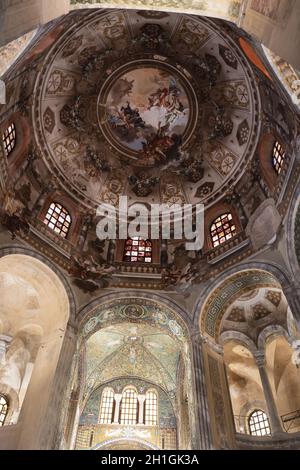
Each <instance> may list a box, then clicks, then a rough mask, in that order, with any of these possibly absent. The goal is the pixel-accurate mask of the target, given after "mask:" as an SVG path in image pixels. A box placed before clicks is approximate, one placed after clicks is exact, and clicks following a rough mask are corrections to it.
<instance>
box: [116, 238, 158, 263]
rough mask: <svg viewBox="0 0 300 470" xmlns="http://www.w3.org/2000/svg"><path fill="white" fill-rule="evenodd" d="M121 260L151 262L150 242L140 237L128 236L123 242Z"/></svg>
mask: <svg viewBox="0 0 300 470" xmlns="http://www.w3.org/2000/svg"><path fill="white" fill-rule="evenodd" d="M123 261H125V262H127V263H128V262H129V263H136V262H138V263H152V242H151V241H150V240H143V239H142V238H141V237H133V238H128V239H127V240H126V242H125V247H124V255H123Z"/></svg>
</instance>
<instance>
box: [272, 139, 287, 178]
mask: <svg viewBox="0 0 300 470" xmlns="http://www.w3.org/2000/svg"><path fill="white" fill-rule="evenodd" d="M284 157H285V151H284V149H283V147H282V145H281V144H280V143H279V142H278V141H276V142H275V144H274V147H273V154H272V163H273V167H274V170H275V171H276V173H277V175H279V174H280V172H281V170H282V165H283V162H284Z"/></svg>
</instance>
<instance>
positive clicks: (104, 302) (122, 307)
mask: <svg viewBox="0 0 300 470" xmlns="http://www.w3.org/2000/svg"><path fill="white" fill-rule="evenodd" d="M145 324H147V325H149V328H151V331H152V330H153V334H154V333H155V331H156V332H157V333H160V332H161V333H162V334H163V335H164V336H165V335H167V336H168V337H169V338H171V340H172V342H173V345H175V344H177V346H176V348H177V349H178V351H184V353H185V354H184V357H185V358H184V360H185V363H186V376H185V380H188V381H189V383H192V381H193V380H194V377H193V365H192V364H193V350H192V342H191V335H190V328H191V325H190V322H189V320H188V315H187V312H185V311H184V310H183V309H182V308H180V307H179V306H178V305H177V304H176V303H175V302H174V301H173V300H170V299H168V298H166V297H163V296H160V295H157V294H153V293H151V292H143V291H142V292H141V291H134V290H129V291H123V292H118V293H109V294H104V295H102V296H100V297H98V298H97V299H95V300H93V301H92V302H90V303H89V304H88V305H86V306H85V307H84V308H83V309H82V310H81V311H80V312H79V331H80V336H79V340H78V348H79V351H80V355H79V357H80V358H82V359H80V360H81V366H80V367H79V375H80V379H79V381H78V382H79V383H81V384H82V385H81V387H82V386H83V385H84V383H85V380H86V376H85V369H86V365H85V360H86V359H85V358H86V353H85V351H86V348H87V345H88V344H89V343H90V341H91V340H92V341H94V340H96V341H97V339H96V338H95V335H99V334H100V336H101V335H103V334H104V335H106V331H108V330H109V331H112V330H113V331H115V330H118V331H119V333H120V332H122V331H123V329H124V328H125V329H126V328H128V326H127V325H132V326H133V327H135V328H137V329H138V332H137V335H138V336H139V334H141V335H143V333H142V330H140V328H144V327H145ZM123 325H124V326H123ZM124 331H125V330H124ZM122 334H123V333H122ZM93 338H94V339H93ZM101 338H102V336H101ZM90 344H91V343H90ZM97 344H98V343H97ZM124 344H126V342H125V343H124ZM123 347H124V346H123V343H121V348H123ZM136 348H137V351H138V350H139V346H138V345H137V346H136ZM172 348H173V346H172ZM146 353H147V350H145V354H146ZM147 357H148V353H147V354H146V358H147ZM108 358H109V360H112V361H114V356H113V353H112V354H111V355H109V356H108ZM153 361H154V362H153V364H156V362H157V357H156V356H155V355H153ZM125 363H126V362H125ZM106 365H107V360H106ZM161 365H162V364H158V363H157V364H156V366H157V367H158V369H157V370H158V371H159V375H160V374H164V372H162V370H161ZM129 369H130V367H129ZM129 369H128V370H129ZM162 369H164V365H163V368H162ZM97 370H98V369H97ZM130 370H131V369H130ZM173 372H174V371H173ZM173 372H172V374H173ZM128 373H129V372H128ZM168 373H169V372H168ZM114 374H115V378H116V379H119V378H121V375H122V374H121V375H120V373H119V372H116V370H115V368H114ZM174 374H175V375H174ZM174 374H173V375H174V377H175V379H176V380H175V382H176V384H177V378H176V371H175V372H174ZM134 375H135V378H136V379H140V378H142V380H145V381H146V380H147V381H148V382H151V374H150V376H149V377H148V378H147V379H146V375H145V376H144V375H143V374H142V376H141V377H140V376H139V375H136V374H134ZM161 377H162V378H163V377H164V375H162V376H161ZM111 380H112V379H111ZM102 381H103V382H102ZM100 382H101V383H104V382H106V383H108V375H107V373H106V372H105V373H104V374H102V376H101V380H100V379H98V378H96V381H95V382H94V385H93V388H91V392H92V391H93V390H94V389H96V388H97V387H99V385H100ZM152 382H153V381H152ZM175 382H174V381H173V382H172V383H174V384H175ZM153 384H154V385H155V387H156V388H157V387H160V388H161V387H163V390H164V392H167V393H168V394H170V396H171V395H172V396H173V398H172V399H173V400H174V399H175V392H174V391H173V388H172V387H171V388H170V385H171V381H169V380H166V381H164V380H163V381H161V385H160V382H159V381H158V380H155V383H154V382H153ZM176 386H177V385H176ZM188 395H189V397H188V403H189V415H190V422H191V427H192V428H194V427H195V425H196V423H195V413H194V406H195V404H194V394H193V387H189V388H188ZM87 396H88V395H86V394H84V395H83V396H82V399H83V401H82V403H85V404H86V403H87ZM78 406H79V409H80V410H81V409H83V408H82V406H83V405H80V403H79V405H78ZM172 406H174V404H172ZM175 416H176V414H175ZM74 426H77V425H76V424H75V423H74ZM167 427H168V426H167ZM74 429H75V427H74ZM194 434H195V433H194Z"/></svg>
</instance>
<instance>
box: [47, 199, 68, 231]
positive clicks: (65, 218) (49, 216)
mask: <svg viewBox="0 0 300 470" xmlns="http://www.w3.org/2000/svg"><path fill="white" fill-rule="evenodd" d="M52 206H54V207H52ZM56 208H58V209H59V210H60V212H58V211H56ZM50 211H52V212H50ZM55 212H56V213H57V214H58V217H57V219H55V218H54V217H53V214H54V213H55ZM62 214H63V216H62ZM52 218H54V219H55V220H54V222H52ZM60 218H62V219H63V220H62V221H60ZM68 218H69V220H68ZM43 222H44V224H45V225H46V227H48V228H49V230H51V231H52V232H54V233H55V234H56V235H58V236H60V237H61V238H63V239H64V240H66V239H67V238H68V236H69V234H70V230H71V226H72V222H73V220H72V216H71V214H70V212H69V211H68V209H66V207H65V206H63V204H61V203H60V202H57V201H55V200H53V201H51V202H50V204H49V205H48V209H47V210H46V213H45V216H44V217H43ZM50 224H52V225H53V227H51V226H50ZM58 224H61V227H58V226H57V225H58ZM56 228H58V229H59V231H57V230H56ZM64 228H65V229H66V230H63V229H64Z"/></svg>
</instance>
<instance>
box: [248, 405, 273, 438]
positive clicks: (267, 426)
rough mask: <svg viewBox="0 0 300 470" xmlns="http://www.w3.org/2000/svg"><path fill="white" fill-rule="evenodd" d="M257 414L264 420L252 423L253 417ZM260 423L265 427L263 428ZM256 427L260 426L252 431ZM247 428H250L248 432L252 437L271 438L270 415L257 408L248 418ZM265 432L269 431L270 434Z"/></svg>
mask: <svg viewBox="0 0 300 470" xmlns="http://www.w3.org/2000/svg"><path fill="white" fill-rule="evenodd" d="M256 414H260V415H263V419H262V420H258V421H257V422H253V423H251V420H252V419H253V416H254V415H256ZM258 418H259V416H258ZM260 423H262V424H263V426H261V425H260ZM256 425H258V428H257V429H252V427H254V428H255V427H256ZM247 426H248V431H249V434H250V436H253V437H265V436H271V425H270V420H269V417H268V414H267V413H266V412H265V411H264V410H261V409H259V408H255V409H254V410H252V411H251V412H250V413H249V415H248V417H247ZM264 430H267V431H268V432H265V433H263V431H264Z"/></svg>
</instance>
